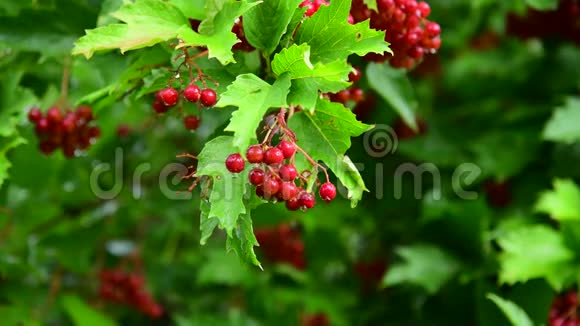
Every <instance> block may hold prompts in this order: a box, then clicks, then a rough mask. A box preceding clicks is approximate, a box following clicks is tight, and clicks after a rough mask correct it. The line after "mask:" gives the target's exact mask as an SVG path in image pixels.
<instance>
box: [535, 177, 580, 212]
mask: <svg viewBox="0 0 580 326" xmlns="http://www.w3.org/2000/svg"><path fill="white" fill-rule="evenodd" d="M535 209H536V211H538V212H542V213H546V214H549V215H550V216H551V217H552V218H553V219H555V220H558V221H566V220H571V221H578V220H580V189H579V188H578V186H577V185H576V184H575V183H574V181H572V180H560V179H556V180H554V190H553V191H552V190H549V191H545V192H544V193H542V194H541V195H540V198H539V199H538V202H537V203H536V206H535Z"/></svg>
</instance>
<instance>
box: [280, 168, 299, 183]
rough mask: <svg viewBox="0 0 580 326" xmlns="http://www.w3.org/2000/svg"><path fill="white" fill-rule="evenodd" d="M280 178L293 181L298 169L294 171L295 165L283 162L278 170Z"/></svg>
mask: <svg viewBox="0 0 580 326" xmlns="http://www.w3.org/2000/svg"><path fill="white" fill-rule="evenodd" d="M279 173H280V178H282V180H284V181H294V179H296V176H297V175H298V171H296V167H294V165H292V164H285V165H282V167H281V168H280V170H279Z"/></svg>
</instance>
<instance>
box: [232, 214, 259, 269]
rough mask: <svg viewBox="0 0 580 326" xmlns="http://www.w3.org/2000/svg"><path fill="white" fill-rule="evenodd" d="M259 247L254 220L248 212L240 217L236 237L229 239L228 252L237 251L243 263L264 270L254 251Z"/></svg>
mask: <svg viewBox="0 0 580 326" xmlns="http://www.w3.org/2000/svg"><path fill="white" fill-rule="evenodd" d="M257 246H259V244H258V240H257V239H256V235H255V234H254V228H253V227H252V218H251V217H250V212H249V211H248V213H247V214H244V215H242V216H240V219H239V223H238V227H237V228H236V231H235V232H234V236H233V237H228V239H227V243H226V247H227V248H228V251H231V250H233V251H235V252H236V253H237V255H238V256H239V257H240V258H241V259H242V260H243V261H246V262H249V263H252V264H254V265H256V266H258V267H260V269H262V265H261V264H260V261H258V257H256V252H255V251H254V247H257Z"/></svg>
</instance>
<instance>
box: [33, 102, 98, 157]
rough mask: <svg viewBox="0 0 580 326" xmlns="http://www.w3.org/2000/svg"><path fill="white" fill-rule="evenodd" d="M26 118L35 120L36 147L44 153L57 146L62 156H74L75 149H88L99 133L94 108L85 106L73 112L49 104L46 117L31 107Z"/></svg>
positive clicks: (47, 153) (53, 149)
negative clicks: (95, 123) (95, 124)
mask: <svg viewBox="0 0 580 326" xmlns="http://www.w3.org/2000/svg"><path fill="white" fill-rule="evenodd" d="M28 120H29V121H30V122H32V123H34V125H35V131H36V136H37V137H38V139H39V140H40V143H39V144H38V147H39V149H40V151H41V152H42V153H44V154H46V155H49V154H51V153H53V152H54V151H55V150H56V149H58V148H59V147H60V148H62V152H63V154H64V156H65V157H67V158H71V157H74V156H75V151H76V150H77V149H81V150H85V149H87V148H88V147H89V146H90V145H91V142H92V141H93V140H94V139H96V138H98V137H99V136H100V135H101V130H100V129H99V127H97V126H94V124H93V123H92V122H93V121H94V120H93V111H92V110H91V108H90V107H88V106H79V107H78V108H77V109H76V110H75V111H68V110H67V111H61V109H60V108H58V107H51V108H50V109H48V111H46V115H45V116H43V115H42V112H41V111H40V109H38V108H32V109H31V110H30V111H29V112H28Z"/></svg>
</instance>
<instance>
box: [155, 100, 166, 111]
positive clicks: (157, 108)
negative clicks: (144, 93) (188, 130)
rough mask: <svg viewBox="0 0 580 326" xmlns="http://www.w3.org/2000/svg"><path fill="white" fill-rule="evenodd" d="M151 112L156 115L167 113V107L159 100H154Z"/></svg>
mask: <svg viewBox="0 0 580 326" xmlns="http://www.w3.org/2000/svg"><path fill="white" fill-rule="evenodd" d="M153 110H154V111H155V112H157V113H165V112H167V111H169V106H167V105H165V103H163V101H162V100H161V99H160V98H156V99H155V100H154V101H153Z"/></svg>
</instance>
